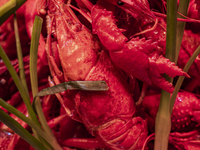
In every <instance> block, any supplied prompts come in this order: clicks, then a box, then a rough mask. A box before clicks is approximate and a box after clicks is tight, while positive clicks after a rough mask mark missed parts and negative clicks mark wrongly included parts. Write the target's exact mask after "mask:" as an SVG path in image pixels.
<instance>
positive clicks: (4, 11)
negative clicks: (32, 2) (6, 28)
mask: <svg viewBox="0 0 200 150" xmlns="http://www.w3.org/2000/svg"><path fill="white" fill-rule="evenodd" d="M26 1H27V0H9V1H8V2H7V3H5V4H4V5H3V6H1V7H0V25H2V24H3V23H4V21H6V20H7V19H8V18H9V17H10V16H11V15H12V14H14V12H15V11H16V10H17V9H18V8H19V7H21V6H22V5H23V4H24V3H25V2H26Z"/></svg>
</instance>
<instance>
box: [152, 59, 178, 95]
mask: <svg viewBox="0 0 200 150" xmlns="http://www.w3.org/2000/svg"><path fill="white" fill-rule="evenodd" d="M149 72H150V78H151V81H152V83H153V84H155V85H156V86H158V87H160V88H161V89H163V90H165V91H167V92H169V93H172V92H173V91H174V87H173V85H172V83H170V82H168V81H167V80H166V79H165V78H164V77H163V76H161V75H160V72H159V70H158V69H157V64H156V62H155V61H153V60H150V67H149Z"/></svg>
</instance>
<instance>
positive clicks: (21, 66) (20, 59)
mask: <svg viewBox="0 0 200 150" xmlns="http://www.w3.org/2000/svg"><path fill="white" fill-rule="evenodd" d="M14 30H15V40H16V47H17V57H18V62H19V76H20V79H21V82H22V84H23V86H24V89H25V90H26V92H27V94H28V86H27V83H26V76H25V72H24V62H23V55H22V48H21V43H20V38H19V31H18V25H17V16H16V13H14Z"/></svg>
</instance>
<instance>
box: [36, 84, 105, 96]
mask: <svg viewBox="0 0 200 150" xmlns="http://www.w3.org/2000/svg"><path fill="white" fill-rule="evenodd" d="M108 89H109V87H108V86H107V84H106V82H105V81H69V82H64V83H60V84H58V85H55V86H52V87H49V88H45V89H43V90H41V91H40V92H39V93H38V94H37V95H36V96H45V95H52V94H56V93H60V92H63V91H66V90H85V91H107V90H108Z"/></svg>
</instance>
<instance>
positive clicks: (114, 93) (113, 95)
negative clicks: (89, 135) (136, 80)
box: [75, 52, 136, 128]
mask: <svg viewBox="0 0 200 150" xmlns="http://www.w3.org/2000/svg"><path fill="white" fill-rule="evenodd" d="M120 73H121V72H119V71H118V70H117V69H116V68H114V66H113V65H112V63H111V60H110V59H109V57H108V56H107V54H106V53H105V52H102V55H101V56H100V59H99V60H98V62H97V64H96V65H95V66H94V67H93V68H92V69H91V71H90V72H89V74H88V75H87V77H86V79H85V80H86V81H98V80H103V81H106V83H107V85H108V87H109V90H108V91H104V92H91V91H88V92H87V91H80V92H79V93H78V95H77V96H76V100H75V102H76V108H77V110H78V112H79V114H80V116H81V118H82V119H83V122H85V124H86V125H87V126H88V127H89V128H90V126H92V128H94V126H99V125H100V124H102V123H104V122H107V121H108V120H110V119H112V118H116V117H117V116H124V117H125V118H126V117H130V116H132V115H133V114H134V113H135V109H136V108H135V104H134V101H133V98H132V96H131V93H130V91H129V89H128V84H127V81H126V80H125V79H124V78H123V76H122V75H121V74H120ZM97 118H98V119H97Z"/></svg>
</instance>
